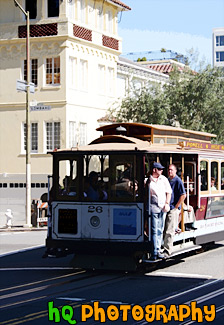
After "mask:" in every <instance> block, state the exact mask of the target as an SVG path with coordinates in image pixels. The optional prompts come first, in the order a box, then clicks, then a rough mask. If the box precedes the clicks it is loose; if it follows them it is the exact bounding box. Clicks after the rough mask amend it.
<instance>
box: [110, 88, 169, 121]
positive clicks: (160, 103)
mask: <svg viewBox="0 0 224 325" xmlns="http://www.w3.org/2000/svg"><path fill="white" fill-rule="evenodd" d="M163 98H164V94H163V92H162V91H161V87H160V85H156V84H155V85H154V84H153V85H150V86H149V87H146V88H144V89H142V90H141V91H140V92H139V91H138V92H135V93H134V94H132V96H129V97H127V98H125V99H124V100H123V101H122V104H121V108H120V109H119V110H118V111H117V113H116V119H117V121H120V122H122V121H123V122H124V121H132V122H142V123H149V124H150V123H153V124H163V123H164V122H165V121H166V119H167V113H168V111H169V108H168V106H167V105H166V102H165V101H164V100H163ZM111 113H113V114H114V111H113V112H112V111H111Z"/></svg>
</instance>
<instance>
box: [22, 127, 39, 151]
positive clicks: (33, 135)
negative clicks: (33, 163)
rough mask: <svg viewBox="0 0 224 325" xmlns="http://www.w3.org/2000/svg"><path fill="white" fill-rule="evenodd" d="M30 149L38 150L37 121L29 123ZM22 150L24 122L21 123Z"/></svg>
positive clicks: (24, 132) (24, 137)
mask: <svg viewBox="0 0 224 325" xmlns="http://www.w3.org/2000/svg"><path fill="white" fill-rule="evenodd" d="M30 149H31V152H38V123H31V124H30ZM23 151H26V123H24V124H23Z"/></svg>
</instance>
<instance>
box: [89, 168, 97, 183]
mask: <svg viewBox="0 0 224 325" xmlns="http://www.w3.org/2000/svg"><path fill="white" fill-rule="evenodd" d="M89 182H90V184H91V185H92V186H94V185H96V184H97V182H98V174H97V172H94V171H92V172H90V173H89Z"/></svg>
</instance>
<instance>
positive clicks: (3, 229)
mask: <svg viewBox="0 0 224 325" xmlns="http://www.w3.org/2000/svg"><path fill="white" fill-rule="evenodd" d="M43 230H47V226H43V227H39V228H37V227H31V228H30V227H24V226H12V227H11V228H10V227H7V226H2V227H0V232H16V231H43Z"/></svg>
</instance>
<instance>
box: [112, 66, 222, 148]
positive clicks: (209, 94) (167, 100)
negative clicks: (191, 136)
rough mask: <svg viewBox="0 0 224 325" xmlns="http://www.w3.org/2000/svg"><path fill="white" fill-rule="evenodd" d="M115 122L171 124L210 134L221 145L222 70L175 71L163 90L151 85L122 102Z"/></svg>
mask: <svg viewBox="0 0 224 325" xmlns="http://www.w3.org/2000/svg"><path fill="white" fill-rule="evenodd" d="M116 118H117V120H118V121H133V122H143V123H149V124H150V123H152V124H167V125H174V124H176V123H177V122H178V123H179V124H180V126H181V127H183V128H187V129H191V130H197V131H205V132H210V133H214V134H216V135H217V138H216V140H215V142H219V143H224V71H223V70H222V69H216V68H211V67H210V66H207V67H206V68H204V69H202V70H200V71H199V72H197V73H192V71H191V70H190V69H186V71H184V73H180V72H179V71H178V70H175V69H174V71H173V72H172V73H171V74H170V82H169V83H168V84H166V85H165V86H164V87H163V89H162V88H161V87H160V86H159V85H151V86H148V87H146V88H145V89H142V90H141V92H140V93H136V94H135V96H131V97H127V98H125V99H124V100H123V101H122V105H121V108H120V109H119V110H118V111H117V113H116Z"/></svg>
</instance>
